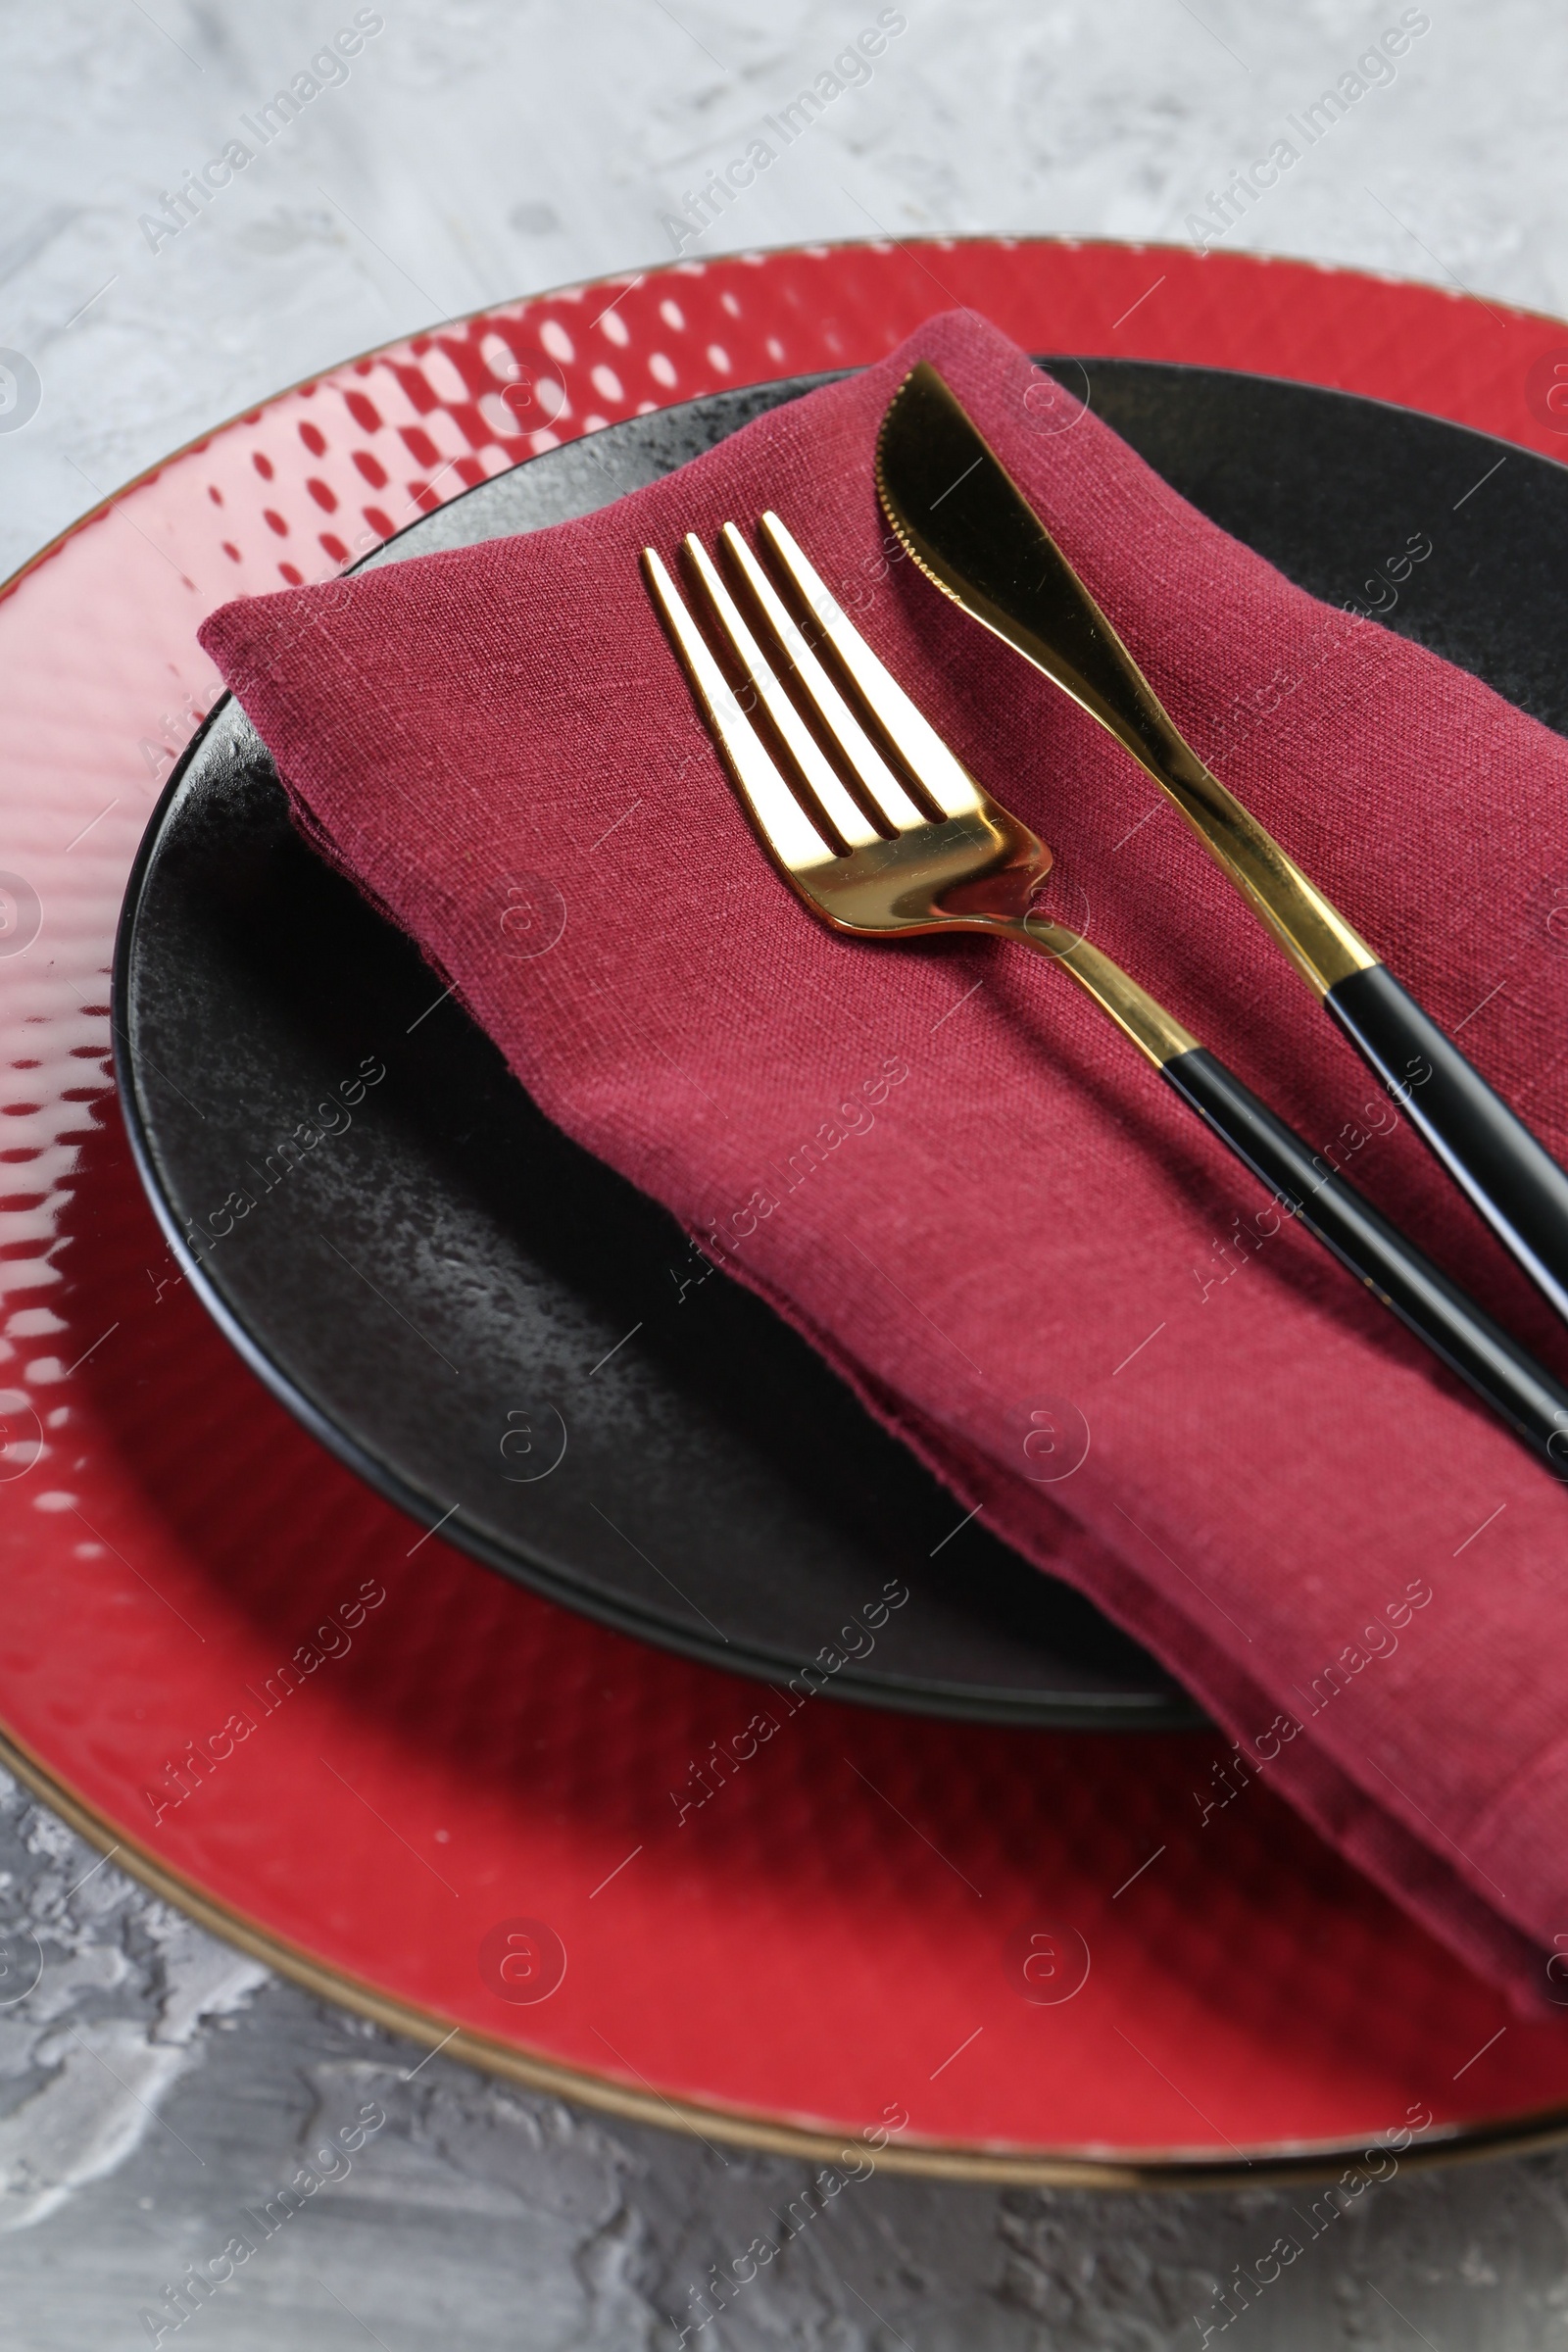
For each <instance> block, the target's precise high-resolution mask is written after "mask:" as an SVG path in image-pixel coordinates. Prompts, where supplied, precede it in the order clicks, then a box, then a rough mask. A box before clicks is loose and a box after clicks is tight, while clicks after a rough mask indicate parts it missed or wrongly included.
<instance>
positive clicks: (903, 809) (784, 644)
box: [719, 522, 927, 833]
mask: <svg viewBox="0 0 1568 2352" xmlns="http://www.w3.org/2000/svg"><path fill="white" fill-rule="evenodd" d="M719 536H720V538H721V539H722V541H723V543H724V545H725V547H726V548H728V550H729V552H730V555H731V557H732V558H733V560H734V562H735V563H736V564H738V565H739V567H740V570H741V572H742V573H743V575H744V577H745V579H746V583H747V585H748V587H749V588H750V589H751V591H752V594H753V595H754V596H755V597H756V599H757V602H758V604H759V606H760V608H761V612H762V615H763V617H764V619H765V620H766V622H767V625H768V627H769V628H770V629H771V631H772V633H773V637H774V639H775V641H776V644H777V648H778V651H779V652H780V653H781V654H782V655H783V657H784V659H785V661H786V662H788V663H789V665H790V667H791V668H792V669H793V670H794V672H795V674H796V676H797V678H799V680H800V682H801V685H802V687H803V688H804V690H805V692H806V694H807V696H808V698H809V701H810V703H811V705H812V707H813V709H814V710H815V711H817V713H818V715H819V716H820V718H821V720H822V722H823V724H824V726H825V727H826V728H827V730H828V733H829V734H830V735H831V736H832V738H833V740H834V742H835V743H836V744H837V745H838V747H839V750H840V751H841V752H842V753H843V755H844V757H845V759H846V760H848V762H849V765H850V767H851V769H852V770H853V772H854V774H855V775H856V777H857V778H858V782H859V783H860V785H861V787H862V789H863V790H864V792H865V794H866V797H867V799H868V800H869V801H870V803H871V806H872V808H873V809H876V810H878V811H879V812H880V813H881V815H882V816H884V817H885V818H886V819H887V822H888V823H889V824H890V825H891V826H892V827H893V829H894V831H895V832H897V833H904V832H907V830H908V828H909V827H910V826H911V825H922V824H924V823H926V822H927V818H926V814H925V811H924V810H923V809H917V808H916V807H915V805H914V803H913V801H911V800H910V798H909V796H908V794H907V792H906V790H905V788H904V786H903V785H902V784H901V783H900V781H899V779H898V777H897V776H896V775H895V774H894V772H893V770H892V768H891V767H889V765H888V763H887V761H886V760H884V759H883V757H882V755H881V753H880V752H879V751H878V750H877V748H876V746H875V744H874V743H873V742H872V741H871V738H870V736H869V735H867V733H866V731H865V729H864V728H863V727H862V726H861V724H860V722H859V720H858V718H857V717H856V715H855V713H854V711H852V710H851V709H850V706H849V704H848V703H847V702H846V701H845V700H844V697H843V695H842V694H840V692H839V690H838V688H837V687H836V686H835V685H834V683H833V681H832V679H831V678H830V677H829V676H828V674H827V671H826V670H825V669H824V668H823V667H822V664H821V662H819V661H818V660H817V658H816V656H815V654H813V653H812V651H811V649H810V647H809V645H808V644H807V642H806V639H805V638H804V637H803V636H802V634H801V631H800V629H799V627H798V626H797V624H796V621H795V618H794V615H793V614H792V613H790V611H789V608H788V607H787V606H786V604H785V603H784V600H783V598H782V597H781V596H780V595H779V592H778V590H777V589H776V588H775V587H774V585H773V583H772V581H771V580H770V579H769V578H768V576H767V574H766V572H765V571H764V570H763V569H762V566H761V565H760V564H759V562H758V561H757V558H756V557H755V556H754V555H753V553H752V551H751V549H750V548H749V547H748V546H747V544H746V542H745V540H744V539H743V538H742V537H741V534H740V532H739V531H738V530H737V529H736V528H735V525H734V524H733V523H732V522H726V523H725V525H724V528H723V530H722V531H721V532H720V534H719Z"/></svg>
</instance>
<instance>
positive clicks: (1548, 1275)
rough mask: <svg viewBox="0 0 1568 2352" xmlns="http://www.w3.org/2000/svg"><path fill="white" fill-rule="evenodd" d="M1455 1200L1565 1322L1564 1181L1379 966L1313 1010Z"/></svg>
mask: <svg viewBox="0 0 1568 2352" xmlns="http://www.w3.org/2000/svg"><path fill="white" fill-rule="evenodd" d="M1323 1002H1324V1004H1325V1005H1327V1007H1328V1009H1329V1011H1330V1012H1331V1013H1332V1014H1333V1016H1334V1018H1335V1020H1336V1021H1337V1022H1338V1023H1339V1025H1340V1027H1341V1028H1342V1029H1343V1030H1344V1031H1345V1034H1346V1036H1347V1037H1348V1039H1349V1040H1350V1043H1351V1044H1352V1045H1353V1046H1354V1047H1355V1049H1356V1051H1357V1053H1358V1054H1360V1055H1361V1057H1362V1059H1363V1060H1364V1061H1365V1062H1366V1063H1367V1064H1368V1065H1369V1066H1370V1067H1371V1068H1372V1069H1374V1070H1375V1071H1376V1072H1377V1074H1378V1076H1379V1077H1380V1078H1381V1079H1382V1081H1383V1083H1384V1085H1385V1086H1386V1087H1387V1088H1388V1089H1389V1092H1390V1093H1391V1094H1392V1095H1393V1096H1394V1097H1395V1099H1396V1101H1397V1103H1399V1106H1400V1108H1401V1109H1402V1110H1403V1111H1404V1112H1405V1113H1406V1115H1407V1116H1408V1118H1409V1120H1410V1123H1411V1125H1412V1126H1413V1127H1414V1128H1415V1130H1416V1133H1417V1134H1418V1135H1419V1136H1420V1137H1421V1138H1422V1140H1423V1141H1424V1142H1425V1143H1426V1144H1428V1145H1429V1146H1430V1147H1431V1149H1432V1151H1433V1152H1435V1153H1436V1154H1437V1156H1438V1158H1439V1159H1440V1160H1441V1161H1442V1163H1443V1165H1444V1166H1445V1167H1446V1169H1447V1171H1448V1174H1449V1175H1450V1176H1451V1177H1452V1178H1453V1180H1454V1182H1455V1184H1457V1185H1458V1186H1459V1188H1460V1190H1461V1191H1462V1192H1463V1193H1464V1194H1465V1195H1466V1196H1467V1197H1468V1198H1469V1200H1470V1201H1471V1202H1472V1203H1473V1204H1474V1206H1475V1207H1477V1208H1478V1209H1479V1210H1480V1211H1481V1214H1482V1215H1483V1216H1484V1217H1485V1218H1486V1220H1487V1223H1488V1224H1489V1225H1490V1226H1491V1227H1492V1229H1493V1231H1494V1233H1495V1234H1496V1236H1497V1238H1498V1240H1499V1241H1500V1242H1501V1243H1502V1244H1503V1246H1504V1247H1505V1248H1506V1249H1508V1250H1511V1251H1512V1252H1513V1254H1514V1256H1515V1257H1516V1258H1517V1259H1518V1260H1519V1263H1520V1264H1521V1265H1522V1266H1523V1268H1524V1270H1525V1272H1526V1273H1527V1274H1528V1275H1529V1276H1530V1278H1531V1280H1532V1281H1533V1282H1536V1283H1538V1284H1539V1285H1540V1287H1541V1289H1542V1290H1543V1291H1544V1293H1545V1295H1546V1297H1547V1298H1548V1299H1550V1300H1551V1303H1552V1305H1553V1306H1554V1307H1555V1308H1556V1309H1557V1312H1558V1314H1560V1315H1561V1316H1563V1317H1564V1319H1565V1320H1568V1174H1565V1173H1564V1172H1563V1170H1562V1169H1561V1168H1560V1167H1559V1166H1558V1165H1557V1162H1556V1161H1555V1160H1554V1159H1553V1158H1552V1156H1551V1154H1550V1152H1547V1151H1546V1150H1545V1148H1544V1145H1542V1144H1540V1143H1538V1142H1537V1140H1536V1138H1535V1137H1534V1136H1533V1135H1532V1134H1531V1132H1530V1130H1529V1128H1528V1127H1527V1126H1526V1125H1525V1123H1524V1121H1523V1120H1522V1119H1521V1118H1519V1117H1518V1116H1517V1115H1516V1114H1515V1113H1514V1112H1513V1111H1511V1110H1510V1109H1509V1108H1508V1105H1507V1103H1504V1101H1503V1100H1502V1097H1501V1096H1500V1095H1498V1094H1495V1092H1494V1091H1493V1089H1492V1088H1491V1087H1490V1086H1489V1085H1488V1084H1487V1082H1486V1080H1485V1079H1484V1078H1483V1077H1482V1075H1481V1073H1480V1071H1479V1070H1476V1069H1473V1068H1472V1067H1471V1065H1470V1063H1469V1062H1468V1061H1467V1060H1466V1059H1465V1057H1464V1055H1463V1054H1461V1053H1460V1051H1459V1049H1458V1047H1457V1046H1456V1045H1455V1044H1454V1042H1453V1040H1452V1038H1450V1037H1448V1036H1446V1034H1445V1032H1444V1031H1443V1030H1441V1029H1440V1028H1439V1027H1438V1025H1437V1023H1436V1021H1434V1020H1433V1019H1432V1018H1431V1016H1430V1015H1429V1014H1427V1013H1425V1012H1423V1011H1422V1009H1421V1007H1420V1005H1418V1004H1417V1003H1416V1001H1415V999H1414V998H1413V997H1412V996H1410V995H1409V994H1408V993H1407V992H1406V991H1405V990H1404V989H1402V988H1401V987H1400V986H1399V983H1398V981H1397V980H1396V978H1395V977H1394V974H1393V973H1392V972H1391V971H1390V969H1389V967H1388V965H1387V964H1386V963H1375V964H1373V965H1372V966H1371V968H1370V970H1368V971H1364V972H1352V973H1351V975H1350V977H1349V978H1348V980H1341V981H1339V982H1338V983H1337V985H1336V986H1335V987H1333V988H1331V989H1330V990H1329V993H1328V995H1327V996H1326V997H1325V998H1324V1000H1323Z"/></svg>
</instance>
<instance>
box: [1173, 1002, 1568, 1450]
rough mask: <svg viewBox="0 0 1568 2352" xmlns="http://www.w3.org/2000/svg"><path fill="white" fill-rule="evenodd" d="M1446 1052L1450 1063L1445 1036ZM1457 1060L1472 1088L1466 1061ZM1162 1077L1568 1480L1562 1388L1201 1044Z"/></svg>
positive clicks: (1566, 1395)
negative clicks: (1316, 1156) (1315, 1155)
mask: <svg viewBox="0 0 1568 2352" xmlns="http://www.w3.org/2000/svg"><path fill="white" fill-rule="evenodd" d="M1391 985H1393V986H1395V987H1397V983H1391ZM1400 993H1401V995H1402V991H1401V992H1400ZM1404 1001H1405V1002H1406V1003H1407V1004H1408V1002H1409V1000H1408V999H1407V998H1406V999H1405V1000H1404ZM1412 1009H1413V1007H1412ZM1434 1034H1435V1035H1437V1036H1439V1037H1440V1038H1441V1035H1442V1033H1441V1032H1434ZM1442 1043H1443V1044H1444V1046H1445V1047H1446V1049H1447V1052H1448V1053H1449V1054H1453V1051H1454V1050H1453V1048H1452V1047H1451V1046H1449V1045H1448V1041H1447V1040H1446V1038H1442ZM1411 1050H1412V1051H1413V1049H1411ZM1402 1058H1405V1056H1401V1059H1402ZM1429 1058H1430V1056H1429ZM1455 1059H1457V1060H1459V1061H1460V1062H1461V1066H1462V1067H1463V1068H1464V1069H1465V1070H1466V1072H1467V1074H1468V1076H1469V1078H1470V1080H1471V1082H1472V1083H1473V1084H1475V1085H1477V1086H1479V1085H1480V1084H1481V1081H1480V1080H1479V1079H1477V1078H1476V1076H1475V1073H1474V1072H1473V1071H1471V1070H1470V1069H1469V1065H1468V1063H1464V1062H1463V1059H1462V1056H1459V1055H1455ZM1433 1066H1434V1071H1435V1070H1436V1066H1437V1065H1436V1063H1435V1062H1434V1065H1433ZM1162 1067H1163V1073H1164V1076H1165V1078H1166V1080H1167V1081H1168V1083H1169V1084H1170V1085H1171V1086H1172V1087H1173V1088H1174V1089H1175V1091H1176V1093H1177V1094H1178V1095H1180V1097H1181V1098H1182V1101H1183V1102H1184V1103H1187V1104H1188V1106H1189V1108H1190V1109H1193V1110H1196V1111H1197V1113H1198V1115H1199V1117H1200V1118H1201V1119H1202V1120H1203V1121H1204V1122H1205V1124H1206V1125H1207V1126H1209V1127H1211V1128H1212V1129H1213V1131H1214V1133H1215V1134H1216V1135H1218V1136H1219V1137H1220V1139H1221V1141H1222V1142H1224V1143H1226V1144H1228V1145H1229V1147H1230V1149H1231V1150H1232V1151H1233V1152H1235V1154H1236V1156H1237V1158H1238V1159H1239V1160H1241V1161H1242V1162H1243V1164H1244V1165H1245V1166H1247V1167H1249V1168H1250V1170H1251V1171H1252V1174H1253V1175H1254V1176H1256V1177H1257V1178H1258V1180H1259V1181H1260V1182H1261V1183H1263V1184H1265V1185H1267V1186H1268V1188H1269V1190H1270V1191H1271V1192H1272V1193H1273V1194H1274V1196H1275V1199H1276V1201H1278V1202H1279V1204H1280V1206H1281V1208H1282V1209H1283V1210H1284V1211H1285V1213H1286V1214H1288V1215H1291V1216H1295V1217H1298V1218H1299V1220H1300V1222H1301V1223H1302V1224H1303V1225H1304V1226H1305V1227H1306V1229H1307V1231H1308V1232H1309V1233H1310V1234H1312V1235H1313V1236H1314V1238H1315V1239H1316V1240H1317V1241H1319V1242H1321V1243H1322V1245H1323V1247H1324V1248H1325V1249H1326V1250H1331V1251H1332V1252H1333V1254H1334V1256H1336V1257H1337V1258H1338V1259H1339V1261H1340V1263H1341V1264H1342V1265H1343V1266H1346V1267H1348V1269H1349V1271H1350V1272H1351V1273H1352V1274H1353V1275H1354V1276H1355V1277H1356V1279H1357V1280H1358V1281H1360V1282H1363V1283H1365V1284H1366V1286H1367V1288H1368V1290H1370V1291H1371V1292H1372V1293H1373V1294H1374V1296H1375V1297H1377V1298H1378V1299H1381V1300H1382V1301H1383V1304H1384V1305H1385V1306H1388V1307H1392V1309H1393V1310H1394V1312H1395V1314H1397V1316H1398V1318H1399V1320H1400V1322H1401V1323H1404V1324H1405V1325H1407V1326H1408V1328H1409V1329H1410V1330H1411V1331H1413V1332H1414V1333H1415V1334H1416V1336H1417V1337H1418V1338H1419V1339H1422V1340H1424V1341H1425V1342H1426V1344H1427V1346H1428V1347H1429V1348H1431V1349H1432V1350H1433V1352H1434V1354H1436V1355H1438V1356H1440V1357H1441V1358H1442V1360H1443V1361H1444V1362H1445V1363H1446V1365H1447V1366H1448V1368H1449V1370H1450V1371H1452V1372H1457V1373H1458V1375H1459V1377H1460V1379H1461V1380H1465V1381H1468V1383H1469V1384H1470V1386H1471V1388H1472V1389H1474V1390H1475V1392H1476V1394H1477V1396H1478V1397H1482V1398H1484V1399H1485V1401H1486V1402H1487V1403H1488V1404H1489V1405H1491V1407H1492V1409H1493V1411H1494V1412H1495V1413H1496V1414H1497V1415H1498V1416H1499V1417H1500V1418H1501V1419H1502V1420H1503V1421H1505V1422H1507V1424H1508V1426H1509V1427H1510V1428H1511V1429H1512V1430H1513V1431H1514V1433H1515V1435H1516V1436H1517V1437H1519V1438H1522V1439H1523V1441H1524V1443H1525V1444H1526V1445H1527V1446H1529V1447H1530V1449H1531V1451H1532V1452H1533V1453H1534V1454H1535V1455H1536V1457H1537V1459H1538V1460H1539V1461H1541V1462H1543V1463H1544V1465H1545V1467H1546V1468H1547V1469H1548V1470H1549V1471H1551V1473H1552V1475H1553V1476H1554V1477H1556V1478H1559V1479H1565V1480H1568V1389H1565V1388H1563V1387H1562V1386H1561V1385H1560V1384H1559V1383H1558V1382H1557V1381H1556V1380H1554V1379H1553V1378H1552V1375H1551V1374H1550V1373H1549V1372H1548V1371H1547V1370H1546V1369H1545V1367H1544V1365H1543V1364H1539V1363H1538V1362H1537V1361H1536V1359H1535V1357H1534V1356H1533V1355H1531V1354H1530V1352H1529V1350H1528V1349H1527V1348H1521V1347H1520V1345H1519V1343H1518V1341H1517V1340H1514V1339H1512V1338H1510V1337H1509V1335H1508V1333H1507V1332H1505V1331H1504V1330H1503V1329H1502V1328H1501V1326H1500V1325H1499V1324H1496V1323H1495V1322H1494V1321H1493V1320H1492V1317H1491V1316H1490V1315H1489V1314H1487V1312H1486V1311H1485V1309H1484V1308H1482V1307H1480V1306H1478V1305H1477V1304H1476V1301H1475V1300H1474V1299H1472V1298H1470V1297H1469V1295H1468V1293H1466V1292H1464V1291H1462V1290H1461V1289H1460V1288H1459V1286H1458V1284H1457V1283H1455V1282H1451V1281H1450V1280H1449V1278H1448V1276H1447V1275H1446V1274H1445V1273H1444V1272H1443V1270H1442V1268H1441V1267H1439V1266H1436V1265H1434V1264H1433V1262H1432V1260H1431V1259H1430V1258H1429V1257H1427V1256H1426V1255H1425V1254H1424V1252H1423V1251H1421V1250H1418V1249H1417V1248H1416V1246H1415V1244H1414V1243H1413V1242H1411V1241H1408V1240H1407V1239H1406V1238H1405V1236H1404V1235H1403V1234H1402V1233H1400V1231H1399V1230H1398V1228H1397V1226H1395V1225H1391V1224H1390V1223H1389V1220H1388V1219H1387V1217H1385V1216H1384V1215H1383V1214H1382V1213H1381V1212H1380V1211H1379V1210H1378V1209H1376V1208H1374V1207H1373V1205H1372V1203H1371V1201H1368V1200H1366V1199H1365V1198H1364V1197H1363V1196H1362V1195H1361V1194H1360V1193H1358V1192H1357V1191H1356V1189H1355V1187H1354V1186H1353V1185H1352V1184H1348V1183H1347V1182H1346V1180H1345V1178H1344V1177H1343V1176H1340V1175H1337V1174H1336V1173H1335V1172H1334V1171H1333V1170H1332V1169H1330V1168H1327V1167H1325V1166H1324V1165H1323V1163H1322V1162H1321V1160H1319V1159H1317V1158H1315V1157H1314V1155H1313V1154H1312V1152H1310V1151H1309V1150H1308V1149H1307V1147H1306V1145H1305V1144H1304V1143H1303V1142H1302V1141H1301V1138H1300V1137H1299V1135H1297V1134H1296V1133H1295V1132H1294V1130H1293V1129H1291V1128H1289V1127H1287V1126H1286V1125H1285V1122H1284V1121H1283V1120H1282V1119H1279V1118H1276V1117H1275V1115H1274V1113H1273V1111H1271V1110H1270V1109H1269V1108H1268V1105H1267V1104H1266V1103H1260V1102H1259V1101H1258V1099H1257V1097H1256V1095H1254V1094H1253V1093H1252V1092H1251V1091H1250V1088H1248V1087H1246V1086H1244V1085H1243V1084H1242V1081H1241V1080H1240V1079H1239V1078H1238V1077H1237V1076H1236V1075H1235V1074H1234V1072H1232V1071H1230V1070H1228V1069H1227V1068H1226V1067H1225V1064H1224V1063H1223V1062H1222V1061H1220V1060H1218V1059H1217V1058H1216V1056H1215V1055H1214V1054H1210V1053H1209V1051H1208V1049H1207V1047H1206V1046H1194V1047H1193V1048H1192V1049H1191V1050H1190V1051H1189V1052H1187V1053H1185V1054H1175V1055H1174V1056H1173V1057H1172V1058H1171V1059H1170V1060H1169V1061H1167V1062H1165V1063H1164V1064H1163V1065H1162ZM1493 1099H1494V1100H1495V1098H1493ZM1401 1100H1402V1097H1401ZM1527 1140H1528V1139H1527ZM1537 1149H1538V1150H1539V1149H1540V1147H1539V1146H1537ZM1548 1164H1549V1163H1548Z"/></svg>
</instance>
